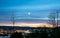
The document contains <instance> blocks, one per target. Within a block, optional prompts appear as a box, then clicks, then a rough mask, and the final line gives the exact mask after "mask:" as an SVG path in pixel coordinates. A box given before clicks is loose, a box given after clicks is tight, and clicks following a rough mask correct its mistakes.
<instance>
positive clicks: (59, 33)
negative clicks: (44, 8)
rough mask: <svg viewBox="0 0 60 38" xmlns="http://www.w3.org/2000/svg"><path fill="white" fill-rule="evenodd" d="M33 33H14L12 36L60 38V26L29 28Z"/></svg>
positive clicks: (21, 37)
mask: <svg viewBox="0 0 60 38" xmlns="http://www.w3.org/2000/svg"><path fill="white" fill-rule="evenodd" d="M29 31H30V32H31V33H24V35H22V32H20V33H17V32H15V33H13V34H11V35H10V38H17V37H18V38H60V27H56V28H40V29H34V30H29Z"/></svg>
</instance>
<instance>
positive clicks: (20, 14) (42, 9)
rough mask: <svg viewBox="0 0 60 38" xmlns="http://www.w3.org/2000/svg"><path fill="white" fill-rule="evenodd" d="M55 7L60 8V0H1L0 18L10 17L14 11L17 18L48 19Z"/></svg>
mask: <svg viewBox="0 0 60 38" xmlns="http://www.w3.org/2000/svg"><path fill="white" fill-rule="evenodd" d="M53 9H60V0H0V20H7V19H10V18H11V15H12V12H14V14H15V18H16V19H48V17H47V16H48V15H49V13H50V11H51V10H53ZM29 12H30V15H29V14H28V13H29Z"/></svg>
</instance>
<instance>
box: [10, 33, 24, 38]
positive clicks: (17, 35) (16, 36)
mask: <svg viewBox="0 0 60 38" xmlns="http://www.w3.org/2000/svg"><path fill="white" fill-rule="evenodd" d="M10 38H23V35H22V33H17V32H15V33H13V34H11V36H10Z"/></svg>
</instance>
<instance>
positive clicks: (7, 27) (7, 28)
mask: <svg viewBox="0 0 60 38" xmlns="http://www.w3.org/2000/svg"><path fill="white" fill-rule="evenodd" d="M0 29H4V30H13V29H15V30H16V29H20V30H29V29H31V30H33V29H38V28H34V27H19V26H14V27H12V26H0Z"/></svg>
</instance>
